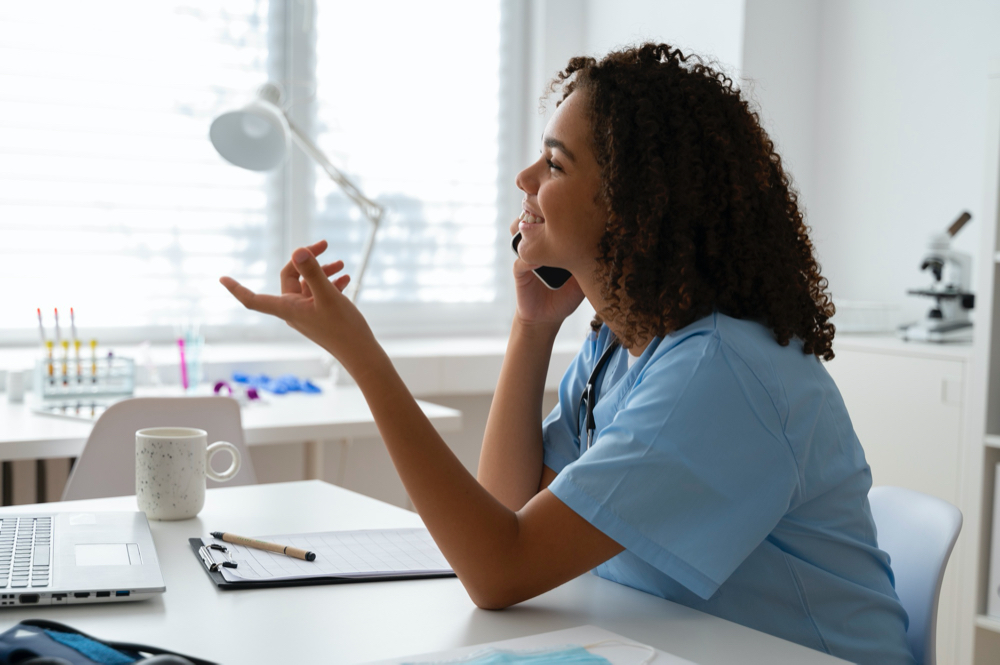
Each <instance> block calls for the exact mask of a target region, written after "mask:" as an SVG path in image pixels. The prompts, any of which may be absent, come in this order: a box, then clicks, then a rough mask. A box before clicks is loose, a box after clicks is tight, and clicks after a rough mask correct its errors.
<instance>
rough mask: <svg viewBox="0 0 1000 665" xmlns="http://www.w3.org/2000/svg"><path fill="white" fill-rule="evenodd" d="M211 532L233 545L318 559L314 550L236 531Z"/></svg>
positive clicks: (307, 559)
mask: <svg viewBox="0 0 1000 665" xmlns="http://www.w3.org/2000/svg"><path fill="white" fill-rule="evenodd" d="M211 533H212V537H213V538H218V539H219V540H224V541H225V542H227V543H232V544H233V545H244V546H246V547H253V548H255V549H258V550H267V551H268V552H276V553H278V554H285V555H287V556H293V557H295V558H296V559H303V560H305V561H315V560H316V554H315V553H314V552H307V551H306V550H304V549H301V548H298V547H292V546H291V545H279V544H278V543H269V542H267V541H264V540H257V539H256V538H244V537H243V536H237V535H236V534H235V533H225V532H224V531H212V532H211Z"/></svg>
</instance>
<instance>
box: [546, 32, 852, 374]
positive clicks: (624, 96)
mask: <svg viewBox="0 0 1000 665" xmlns="http://www.w3.org/2000/svg"><path fill="white" fill-rule="evenodd" d="M560 87H561V89H562V97H561V99H560V100H559V102H558V103H562V101H563V100H565V99H566V97H568V96H569V95H570V93H572V92H573V91H574V90H580V91H581V92H584V93H585V94H586V98H587V99H586V104H585V106H586V108H587V112H588V115H589V120H590V123H591V126H592V128H593V144H594V145H593V147H594V152H595V155H596V157H597V163H598V165H599V166H600V169H601V180H602V185H601V191H600V193H599V200H600V203H601V204H602V205H606V206H607V208H608V215H609V217H608V223H607V228H606V230H605V232H604V235H603V237H602V238H601V241H600V257H599V259H598V268H597V271H598V277H599V278H600V279H601V281H602V283H603V284H604V285H605V286H604V293H603V294H602V295H603V296H604V298H605V299H606V300H607V302H608V303H609V305H608V308H607V309H606V310H604V311H603V312H598V313H597V316H596V317H595V320H594V326H595V328H598V327H600V324H601V322H602V320H611V317H614V320H615V323H616V329H619V330H620V337H621V340H622V343H623V344H624V345H625V346H632V345H634V344H635V343H636V341H637V340H640V339H645V338H648V337H650V336H652V335H658V336H663V335H664V334H667V333H669V332H671V331H674V330H678V329H680V328H683V327H684V326H686V325H688V324H690V323H692V322H694V321H696V320H698V319H700V318H702V317H704V316H707V315H708V314H710V313H711V312H712V311H713V310H714V309H718V310H719V311H720V312H722V313H725V314H727V315H729V316H732V317H735V318H739V319H754V320H757V321H760V322H761V323H763V324H764V325H766V326H767V327H769V328H770V329H771V330H772V331H773V332H774V336H775V338H776V339H777V341H778V343H779V344H781V345H782V346H786V345H787V344H788V343H789V341H790V340H791V339H792V338H793V337H797V338H799V339H800V340H802V342H803V350H804V352H805V353H807V354H814V355H816V356H818V357H821V358H823V359H825V360H832V359H833V355H834V354H833V349H832V348H831V347H832V343H833V334H834V326H833V324H831V323H830V322H829V319H830V317H831V316H833V313H834V306H833V302H832V301H831V299H830V296H829V294H828V292H827V288H828V285H827V281H826V279H825V278H823V277H821V276H820V273H819V265H818V264H817V262H816V259H815V258H814V256H813V245H812V242H811V241H810V240H809V235H808V228H807V227H806V225H805V224H804V222H803V217H802V212H801V211H800V210H799V206H798V201H797V195H796V193H795V191H794V190H793V189H792V186H791V181H790V179H789V177H788V175H787V174H786V173H785V171H784V169H783V168H782V164H781V158H780V157H779V156H778V154H777V153H776V152H775V150H774V144H773V143H772V142H771V140H770V138H768V136H767V134H766V133H765V132H764V130H763V129H762V128H761V123H760V118H759V117H758V115H757V113H756V112H755V111H754V110H753V109H751V107H750V105H749V104H748V103H747V101H745V100H744V99H743V98H741V97H740V93H739V91H738V90H737V89H736V88H735V87H734V85H733V81H732V79H730V78H729V77H727V76H726V75H725V74H724V73H720V72H719V71H717V70H716V69H713V68H712V67H711V66H709V65H707V64H705V61H704V60H703V59H701V58H699V57H698V56H694V55H689V56H685V55H684V54H683V53H682V52H681V51H680V49H677V48H673V47H671V46H669V45H667V44H652V43H647V44H642V45H640V46H637V47H632V48H627V49H624V50H621V51H614V52H612V53H610V54H608V55H607V56H606V57H604V58H603V59H601V60H600V61H597V60H595V59H594V58H587V57H577V58H573V59H571V60H570V61H569V65H568V66H567V67H566V69H564V70H563V71H562V72H560V73H559V74H558V76H557V78H556V79H555V80H553V82H552V85H551V88H550V89H551V90H552V91H556V90H558V89H559V88H560ZM616 313H617V314H616Z"/></svg>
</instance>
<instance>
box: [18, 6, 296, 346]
mask: <svg viewBox="0 0 1000 665" xmlns="http://www.w3.org/2000/svg"><path fill="white" fill-rule="evenodd" d="M267 46H268V3H267V2H265V1H261V0H197V2H195V1H194V0H188V1H182V0H157V1H156V2H133V1H129V0H119V1H114V0H90V1H88V2H79V1H77V0H48V1H46V2H4V3H0V90H2V92H0V238H2V241H0V288H2V289H3V291H4V295H3V303H4V307H3V308H0V329H8V330H10V329H14V328H25V327H34V326H35V325H37V324H36V320H35V318H34V313H35V308H36V307H41V308H42V309H43V312H51V311H52V307H60V308H64V309H65V310H68V309H69V307H74V308H75V309H76V312H77V321H78V324H81V325H84V326H87V325H99V326H102V327H135V326H156V325H176V324H177V323H179V322H182V321H184V320H198V321H201V322H204V323H232V322H236V321H239V320H240V319H241V317H245V316H246V315H245V313H244V310H243V308H242V307H241V306H240V305H239V304H238V303H236V302H235V301H234V300H233V299H232V297H231V296H230V295H229V294H228V293H227V292H226V291H225V290H224V289H223V288H222V287H221V286H220V285H219V284H218V281H217V279H218V276H219V275H222V274H231V275H233V276H234V277H236V278H237V279H240V280H241V281H243V282H244V283H245V284H247V285H248V286H250V287H251V288H257V289H260V288H265V286H266V284H271V283H272V282H273V281H276V278H272V275H275V274H276V272H277V264H276V262H277V261H280V258H281V257H279V256H277V255H276V252H278V251H280V245H279V244H278V240H279V239H280V231H279V230H278V229H276V228H275V223H274V222H273V221H272V222H269V218H268V185H267V180H266V177H267V176H264V175H261V174H257V173H251V172H248V171H243V170H242V169H238V168H235V167H233V166H231V165H229V164H227V163H225V162H224V161H223V160H222V158H221V157H219V156H218V154H216V153H215V151H214V150H213V148H212V146H211V144H210V142H209V141H208V138H207V135H208V127H209V124H210V122H211V120H212V118H213V117H214V116H215V115H216V114H218V113H219V112H221V111H223V110H228V109H231V108H233V107H235V106H238V105H239V104H241V103H243V102H244V101H246V99H247V98H248V97H249V95H250V94H251V93H252V92H253V90H254V89H255V88H256V87H257V86H258V85H260V83H262V82H263V81H265V80H267V59H268V50H267ZM49 323H51V322H50V321H49Z"/></svg>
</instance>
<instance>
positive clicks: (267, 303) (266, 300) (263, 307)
mask: <svg viewBox="0 0 1000 665" xmlns="http://www.w3.org/2000/svg"><path fill="white" fill-rule="evenodd" d="M219 282H220V283H221V284H222V285H223V286H224V287H226V289H228V290H229V292H230V293H232V294H233V296H234V297H235V298H236V299H237V300H239V301H240V303H241V304H242V305H243V306H244V307H246V308H247V309H252V310H254V311H255V312H263V313H264V314H271V315H272V316H277V317H279V318H282V319H287V316H286V314H287V305H286V303H284V302H283V301H282V299H281V298H279V297H277V296H269V295H263V294H260V293H254V292H253V291H251V290H250V289H248V288H247V287H245V286H243V285H242V284H240V283H239V282H237V281H236V280H235V279H233V278H232V277H221V278H219Z"/></svg>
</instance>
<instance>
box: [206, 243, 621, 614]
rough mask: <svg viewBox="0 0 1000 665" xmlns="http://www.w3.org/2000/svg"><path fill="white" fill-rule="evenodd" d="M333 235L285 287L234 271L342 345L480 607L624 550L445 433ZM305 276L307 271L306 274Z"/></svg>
mask: <svg viewBox="0 0 1000 665" xmlns="http://www.w3.org/2000/svg"><path fill="white" fill-rule="evenodd" d="M325 248H326V243H325V242H320V243H317V244H316V245H313V246H312V247H310V248H308V249H306V248H300V249H298V250H296V251H295V253H294V255H293V261H291V262H289V263H288V265H286V266H285V268H284V269H283V270H282V274H281V277H282V278H281V284H282V295H281V296H269V295H263V294H255V293H253V292H252V291H250V290H249V289H247V288H245V287H243V286H241V285H240V284H238V283H237V282H236V281H235V280H232V279H230V278H228V277H224V278H222V280H221V281H222V283H223V285H224V286H226V288H227V289H229V291H230V292H231V293H232V294H233V295H234V296H235V297H236V298H237V299H238V300H239V301H240V302H241V303H243V305H244V306H246V307H247V308H249V309H253V310H256V311H260V312H264V313H267V314H272V315H274V316H278V317H280V318H282V319H284V320H285V321H286V322H287V323H288V324H289V325H290V326H291V327H293V328H295V329H296V330H298V331H299V332H301V333H302V334H304V335H306V336H307V337H309V338H310V339H311V340H313V341H314V342H316V343H317V344H319V345H320V346H322V347H323V348H324V349H326V350H327V351H329V352H330V353H332V354H333V355H334V356H335V357H336V358H337V359H338V360H339V361H340V363H341V364H342V365H343V367H344V369H346V370H347V371H348V372H349V373H350V374H351V376H352V377H353V378H354V380H355V382H356V383H357V384H358V387H359V388H360V389H361V391H362V393H363V394H364V396H365V399H366V400H367V402H368V406H369V408H370V409H371V412H372V415H373V416H374V418H375V423H376V424H377V426H378V429H379V433H380V434H381V435H382V439H383V440H384V442H385V445H386V448H387V449H388V450H389V454H390V456H391V457H392V461H393V464H394V465H395V467H396V471H397V472H398V473H399V476H400V478H401V480H402V481H403V485H404V487H405V488H406V491H407V493H408V494H409V496H410V500H411V501H413V505H414V507H415V508H416V509H417V512H418V513H419V514H420V516H421V517H422V518H423V520H424V524H425V525H426V526H427V529H428V530H429V531H430V533H431V535H432V536H433V537H434V541H435V542H436V543H437V545H438V547H440V548H441V551H442V553H443V554H444V555H445V557H446V558H447V559H448V562H449V563H450V564H451V566H452V568H454V570H455V573H456V575H458V578H459V579H460V580H461V581H462V583H463V584H464V585H465V588H466V590H467V591H468V593H469V596H470V597H471V598H472V600H473V602H475V603H476V605H478V606H479V607H483V608H490V609H499V608H502V607H507V606H509V605H512V604H514V603H518V602H520V601H522V600H527V599H528V598H532V597H534V596H537V595H539V594H541V593H544V592H546V591H548V590H550V589H552V588H554V587H556V586H559V585H560V584H563V583H564V582H567V581H568V580H570V579H572V578H574V577H576V576H578V575H580V574H582V573H584V572H586V571H588V570H590V569H592V568H594V567H595V566H597V565H599V564H601V563H603V562H604V561H606V560H608V559H610V558H611V557H613V556H615V555H617V554H618V553H619V552H621V551H622V549H623V548H622V547H621V546H620V545H619V544H618V543H616V542H615V541H614V540H612V539H611V538H609V537H608V536H606V535H605V534H604V533H602V532H601V531H599V530H598V529H597V528H596V527H594V526H593V525H591V524H590V523H589V522H587V521H586V520H585V519H583V518H582V517H580V516H579V515H577V514H576V513H575V512H573V511H572V510H571V509H570V508H569V507H567V506H566V505H565V504H564V503H563V502H562V501H560V500H559V499H558V498H556V496H555V495H553V494H552V493H551V492H549V491H548V490H542V491H541V492H539V493H538V494H537V495H535V497H534V498H532V499H531V500H530V501H529V502H528V503H527V504H526V505H525V506H524V507H523V508H522V509H521V510H519V511H517V512H514V511H511V510H510V509H508V508H506V507H505V506H504V505H503V504H501V503H500V502H499V501H497V500H496V499H495V498H493V496H492V495H491V494H490V493H489V492H488V491H486V489H485V488H483V486H482V485H480V484H479V483H478V482H477V481H476V479H475V478H474V477H473V476H472V474H470V473H469V472H468V471H467V470H466V469H465V467H464V466H463V465H462V463H461V462H460V461H459V460H458V458H457V457H455V455H454V454H453V453H452V452H451V450H450V449H449V448H448V445H447V444H446V443H445V442H444V440H442V439H441V437H440V435H438V433H437V431H436V430H435V429H434V427H433V426H432V425H431V423H430V421H429V420H427V417H426V416H425V415H424V413H423V411H421V410H420V407H419V406H418V405H417V403H416V401H415V400H414V399H413V397H412V396H411V395H410V392H409V390H408V389H407V388H406V386H405V384H403V381H402V380H401V379H400V378H399V375H398V374H397V373H396V370H395V368H394V367H393V366H392V362H391V361H390V360H389V357H388V356H387V355H386V353H385V351H384V350H383V349H382V347H381V346H380V345H379V344H378V342H377V341H376V339H375V337H374V335H373V334H372V332H371V329H370V328H369V327H368V325H367V322H365V320H364V317H363V316H362V315H361V313H360V312H359V311H358V310H357V308H355V307H354V305H353V304H352V303H351V302H350V300H348V298H346V297H345V296H344V295H343V294H342V293H341V291H342V290H343V289H344V287H345V286H346V285H347V279H346V277H340V278H338V279H335V280H334V281H333V282H331V281H330V280H329V278H330V277H331V276H332V275H333V274H335V273H336V272H339V271H340V270H341V269H342V268H343V264H342V263H341V262H339V261H338V262H336V263H332V264H327V265H325V266H321V265H320V264H319V262H318V261H317V260H316V258H315V256H314V255H318V254H320V253H322V252H323V250H325ZM300 276H301V278H302V279H301V280H300V279H299V277H300Z"/></svg>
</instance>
